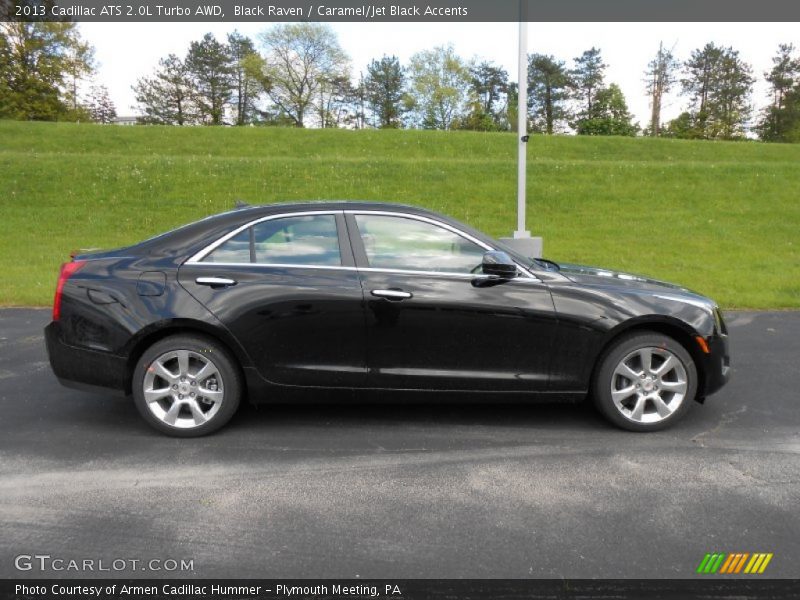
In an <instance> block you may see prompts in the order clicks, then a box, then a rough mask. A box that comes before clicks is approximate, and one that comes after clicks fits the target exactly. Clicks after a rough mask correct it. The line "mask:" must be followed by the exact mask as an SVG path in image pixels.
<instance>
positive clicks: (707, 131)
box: [681, 43, 755, 140]
mask: <svg viewBox="0 0 800 600" xmlns="http://www.w3.org/2000/svg"><path fill="white" fill-rule="evenodd" d="M684 69H685V76H684V78H683V79H682V80H681V85H682V88H683V93H684V94H685V95H688V96H689V99H690V110H689V111H688V112H689V115H690V117H691V127H690V132H691V134H690V135H691V137H698V138H704V139H726V140H731V139H737V138H741V137H743V136H744V133H745V129H746V127H747V123H748V121H749V118H750V112H751V111H752V106H751V105H750V102H749V100H750V94H751V91H752V87H753V83H754V81H755V80H754V79H753V77H752V69H751V67H750V65H748V64H747V63H745V62H744V61H742V60H741V59H740V58H739V53H738V52H737V51H736V50H734V49H733V48H730V47H729V48H724V47H720V46H716V45H714V44H713V43H709V44H706V45H705V47H703V48H700V49H697V50H694V51H693V52H692V54H691V57H690V58H689V60H687V61H686V62H685V63H684Z"/></svg>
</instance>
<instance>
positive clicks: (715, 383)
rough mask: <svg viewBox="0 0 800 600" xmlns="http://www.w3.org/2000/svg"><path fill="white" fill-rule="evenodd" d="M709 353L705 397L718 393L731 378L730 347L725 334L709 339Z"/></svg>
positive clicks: (707, 356)
mask: <svg viewBox="0 0 800 600" xmlns="http://www.w3.org/2000/svg"><path fill="white" fill-rule="evenodd" d="M706 341H707V342H708V349H709V353H708V354H707V355H705V356H706V365H705V367H706V368H705V372H706V386H705V393H703V394H702V396H703V397H705V396H709V395H711V394H713V393H714V392H716V391H718V390H719V389H720V388H721V387H722V386H723V385H725V384H726V383H728V380H729V379H730V378H731V359H730V345H729V342H728V336H727V335H724V334H720V335H715V336H712V337H710V338H707V339H706Z"/></svg>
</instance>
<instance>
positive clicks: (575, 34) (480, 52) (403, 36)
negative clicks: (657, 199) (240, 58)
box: [80, 22, 800, 125]
mask: <svg viewBox="0 0 800 600" xmlns="http://www.w3.org/2000/svg"><path fill="white" fill-rule="evenodd" d="M270 26H271V24H270V23H239V24H236V23H146V24H145V23H81V25H80V27H81V31H82V33H83V36H84V37H85V38H86V39H87V40H88V41H89V42H91V43H92V44H93V45H94V46H95V48H96V52H97V54H96V58H97V60H98V61H99V63H100V68H99V76H98V83H102V84H104V85H106V86H107V87H108V88H109V90H110V92H111V97H112V99H113V100H114V103H115V104H116V106H117V113H118V114H120V115H126V114H136V111H135V109H134V108H133V105H134V104H135V101H134V97H133V93H132V92H131V85H132V84H133V83H135V81H136V79H137V78H138V77H141V76H143V75H148V74H150V73H151V72H152V71H153V69H154V67H155V66H156V65H157V63H158V59H159V58H161V57H163V56H166V55H167V54H169V53H175V54H177V55H179V56H184V55H185V53H186V50H187V49H188V46H189V42H190V41H192V40H197V39H200V38H201V37H202V36H203V35H204V34H205V33H206V32H208V31H211V32H213V33H214V34H215V35H216V36H217V38H218V39H220V40H224V39H225V35H226V34H227V33H228V32H231V31H233V30H234V29H238V30H239V31H240V32H241V33H243V34H245V35H248V36H250V37H252V38H253V40H254V41H256V37H257V35H258V33H260V32H262V31H264V30H265V29H267V28H269V27H270ZM331 27H332V28H333V29H334V30H335V31H336V33H337V34H338V36H339V41H340V43H341V45H342V47H343V48H344V49H345V51H346V52H347V53H348V54H349V55H350V58H351V59H352V66H353V75H354V77H357V76H358V73H359V71H362V70H365V68H366V65H367V64H368V63H369V61H370V60H371V59H373V58H380V57H381V56H382V55H384V54H387V55H392V54H394V55H396V56H398V57H399V58H400V61H401V63H403V64H405V63H407V61H408V58H409V57H410V56H411V55H412V54H414V53H415V52H417V51H419V50H423V49H427V48H432V47H434V46H437V45H442V44H448V43H452V44H453V45H454V47H455V49H456V51H457V53H458V54H459V55H461V56H462V57H464V58H467V59H468V58H471V57H473V56H477V57H480V58H485V59H489V60H492V61H494V62H496V63H498V64H500V65H502V66H503V67H504V68H505V69H506V70H507V71H508V72H509V75H510V77H511V79H512V80H514V81H516V79H517V77H516V74H517V52H518V49H517V31H518V25H517V24H516V23H458V24H456V23H447V24H440V23H333V24H331ZM659 41H663V42H664V44H665V46H666V47H668V48H671V47H673V46H674V48H675V54H676V56H677V57H678V58H679V59H680V60H684V59H685V58H687V57H688V56H689V53H690V52H691V51H692V50H693V49H695V48H698V47H701V46H703V45H705V44H706V43H707V42H710V41H713V42H715V43H717V44H719V45H725V46H733V47H734V48H735V49H737V50H739V52H740V56H741V57H742V58H743V59H744V60H745V61H747V62H748V63H750V64H751V65H752V66H753V69H754V73H755V75H756V77H757V78H758V82H757V83H756V87H755V91H754V94H753V101H754V103H755V104H756V106H758V107H761V106H763V105H764V104H765V102H766V93H767V87H766V84H765V83H764V81H763V72H764V71H765V70H768V69H769V68H771V58H772V57H773V56H774V55H775V53H776V50H777V47H778V44H779V43H782V42H791V43H794V45H795V46H796V47H800V28H799V27H798V25H797V23H535V22H532V23H530V24H529V29H528V52H529V53H533V52H538V53H542V54H553V55H555V56H556V57H558V58H560V59H562V60H565V61H567V64H568V65H570V64H571V62H572V59H573V58H574V57H576V56H579V55H580V54H581V53H582V52H583V51H584V50H586V49H588V48H590V47H592V46H596V47H598V48H600V49H601V50H602V55H603V59H604V60H605V62H606V64H608V65H609V66H608V69H607V70H606V83H617V84H619V85H620V87H621V88H622V91H623V92H624V93H625V97H626V98H627V100H628V105H629V107H630V109H631V112H632V113H633V114H634V115H635V116H636V119H637V120H638V121H639V123H640V124H642V125H644V124H645V123H647V121H648V116H649V106H648V99H647V97H646V96H645V92H644V84H643V77H644V75H643V73H644V71H645V68H646V67H647V63H648V61H650V60H651V59H652V57H653V55H654V54H655V52H656V51H657V50H658V43H659ZM684 107H685V99H684V98H682V97H681V96H679V95H678V94H677V93H673V94H671V95H670V97H668V98H667V99H666V102H665V106H664V109H663V111H662V114H663V118H664V119H665V120H666V119H670V118H672V117H674V116H676V115H677V114H678V113H680V112H681V110H682V109H683V108H684Z"/></svg>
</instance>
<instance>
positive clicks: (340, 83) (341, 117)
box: [316, 75, 356, 129]
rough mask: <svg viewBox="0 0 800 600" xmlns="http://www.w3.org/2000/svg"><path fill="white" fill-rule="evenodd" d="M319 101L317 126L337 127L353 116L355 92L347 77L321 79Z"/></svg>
mask: <svg viewBox="0 0 800 600" xmlns="http://www.w3.org/2000/svg"><path fill="white" fill-rule="evenodd" d="M318 95H319V100H318V102H317V103H316V109H317V116H318V118H319V126H320V127H322V128H323V129H324V128H328V127H339V126H340V125H342V124H344V123H345V122H350V117H352V116H353V115H354V114H355V112H356V111H355V110H353V108H354V106H355V104H356V90H355V89H354V88H353V84H352V83H351V82H350V78H349V77H348V76H347V75H334V76H333V77H331V78H330V79H327V78H325V79H322V80H321V81H320V85H319V93H318Z"/></svg>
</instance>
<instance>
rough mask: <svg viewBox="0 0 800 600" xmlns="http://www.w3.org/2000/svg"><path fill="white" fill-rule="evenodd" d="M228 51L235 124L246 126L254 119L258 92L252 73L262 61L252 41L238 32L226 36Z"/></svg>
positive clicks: (257, 85) (258, 88)
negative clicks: (231, 72) (231, 73)
mask: <svg viewBox="0 0 800 600" xmlns="http://www.w3.org/2000/svg"><path fill="white" fill-rule="evenodd" d="M228 50H229V52H230V59H231V68H232V71H233V105H234V109H235V112H236V124H237V125H247V124H248V123H252V122H253V120H254V119H255V117H256V113H257V110H256V100H257V99H258V94H259V91H260V86H259V82H258V80H257V79H256V78H255V77H254V76H253V75H252V73H253V71H257V70H258V69H259V68H260V67H262V66H263V61H262V60H261V57H260V56H258V52H256V47H255V45H254V44H253V41H252V40H251V39H250V38H248V37H245V36H243V35H242V34H240V33H239V32H238V31H234V32H233V33H231V34H229V35H228Z"/></svg>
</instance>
